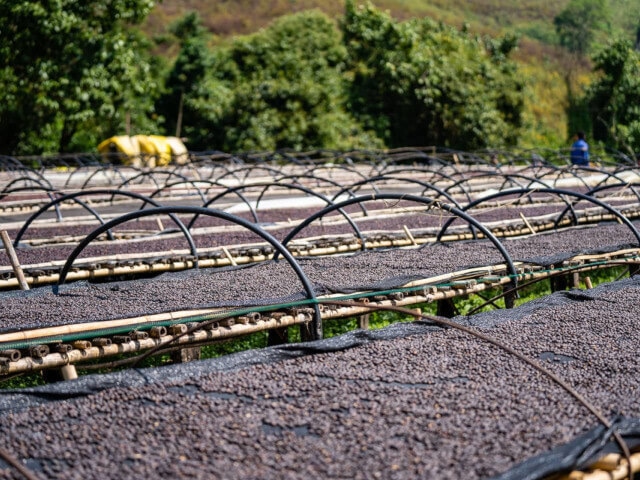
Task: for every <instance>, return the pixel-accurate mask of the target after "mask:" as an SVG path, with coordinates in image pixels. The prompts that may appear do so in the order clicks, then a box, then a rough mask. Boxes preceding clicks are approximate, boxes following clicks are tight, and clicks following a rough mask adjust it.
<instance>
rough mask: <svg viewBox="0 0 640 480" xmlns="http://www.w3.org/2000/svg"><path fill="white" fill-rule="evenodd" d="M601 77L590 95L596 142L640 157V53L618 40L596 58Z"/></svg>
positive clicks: (590, 108) (625, 41)
mask: <svg viewBox="0 0 640 480" xmlns="http://www.w3.org/2000/svg"><path fill="white" fill-rule="evenodd" d="M594 64H595V69H596V71H598V72H599V73H600V76H599V77H598V79H597V80H596V81H594V82H593V83H592V84H591V86H590V88H589V89H588V91H587V100H588V104H589V110H590V113H591V121H592V124H593V138H594V139H595V140H598V141H601V142H603V143H604V144H606V145H609V146H611V147H614V148H616V149H619V150H623V151H626V152H627V153H629V154H631V155H633V156H636V155H638V154H640V52H638V51H635V50H634V49H633V45H632V43H631V42H630V41H628V40H626V39H624V40H622V39H621V40H616V41H614V42H613V43H612V44H611V45H609V46H608V47H607V48H604V49H603V50H602V51H600V52H599V53H598V54H596V55H595V57H594Z"/></svg>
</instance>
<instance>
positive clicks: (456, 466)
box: [0, 277, 640, 480]
mask: <svg viewBox="0 0 640 480" xmlns="http://www.w3.org/2000/svg"><path fill="white" fill-rule="evenodd" d="M639 306H640V278H638V277H635V278H633V279H629V280H624V281H619V282H616V283H612V284H608V285H605V286H601V287H598V288H596V289H593V290H590V291H586V292H581V291H575V290H574V291H570V292H561V293H557V294H553V295H551V296H550V297H547V298H543V299H540V300H536V301H533V302H530V303H528V304H526V305H524V306H522V307H519V308H517V309H514V310H511V311H506V310H504V311H496V312H491V313H483V314H481V315H477V316H474V317H471V318H464V317H459V318H457V319H456V320H457V321H459V322H461V323H464V324H465V325H469V326H473V328H477V329H479V330H480V331H482V332H483V333H484V334H486V335H490V336H491V337H492V338H494V339H496V340H498V341H499V342H502V343H503V344H505V345H508V346H509V347H511V348H513V349H514V350H516V351H518V352H520V353H522V354H524V355H526V356H527V357H529V358H533V359H536V360H537V361H538V362H539V363H541V364H542V365H544V366H545V367H546V368H547V369H549V370H551V371H553V372H554V373H556V374H557V375H559V376H560V377H562V378H563V379H564V380H565V381H566V382H567V383H569V384H570V385H572V387H573V388H575V389H576V391H578V392H579V393H580V394H581V395H582V396H583V397H585V398H586V399H587V400H588V401H589V402H590V403H591V404H592V405H593V406H594V408H596V409H598V410H599V411H600V412H602V414H603V415H604V416H605V417H606V418H609V419H610V420H611V421H612V422H613V423H614V428H616V429H617V430H618V431H619V432H620V433H621V434H622V435H623V436H624V437H625V439H626V440H627V441H628V443H629V445H630V446H631V447H632V448H633V447H635V446H637V445H638V435H639V434H640V428H639V427H640V425H639V423H638V422H639V421H638V420H637V419H640V404H639V402H638V400H637V399H638V398H640V386H639V385H640V382H638V380H639V378H638V369H637V345H638V342H639V341H640V329H639V328H638V327H639V326H640V319H638V316H637V313H636V312H637V310H638V307H639ZM0 409H1V410H2V411H3V412H4V414H3V415H2V416H0V435H1V436H2V438H3V440H4V443H3V444H4V446H5V448H8V449H9V450H10V451H11V452H12V453H13V454H14V455H16V456H17V457H19V458H20V459H22V460H23V463H24V464H26V465H28V466H29V467H30V468H31V469H33V470H34V471H37V472H41V473H42V474H43V475H44V476H47V477H52V478H57V477H61V476H65V477H69V478H86V477H88V476H91V477H96V476H99V477H100V478H123V477H124V478H130V477H133V476H137V477H140V478H150V477H162V478H164V477H170V478H174V477H176V478H500V479H502V480H511V479H516V478H517V479H523V478H524V479H542V478H546V477H547V476H549V475H551V474H554V473H558V472H567V471H569V470H571V469H573V468H576V467H580V466H583V465H585V464H587V463H589V462H590V461H591V460H592V459H594V458H596V457H598V456H600V455H601V454H602V453H604V452H608V451H613V450H615V449H616V448H617V447H616V444H615V443H614V442H612V440H611V438H610V435H609V432H607V431H606V430H607V429H606V428H604V427H602V426H601V425H599V423H598V421H597V419H595V417H594V416H593V415H592V414H591V413H590V412H589V411H588V410H587V409H586V408H585V407H583V406H582V405H581V404H580V403H579V402H577V401H576V400H575V398H574V397H572V396H571V395H569V394H568V393H567V392H566V391H565V390H564V389H562V388H560V387H559V386H558V385H556V384H555V383H554V382H553V381H551V380H550V379H549V378H548V377H546V376H545V375H542V374H541V373H538V372H537V371H535V370H533V369H532V368H531V367H530V366H528V365H526V364H525V363H523V362H522V361H521V360H520V359H518V358H517V357H514V356H513V355H510V354H508V353H507V352H505V351H504V350H501V349H499V348H497V347H496V346H493V345H491V344H488V343H486V342H484V341H481V340H479V339H478V338H476V337H474V336H472V335H470V334H468V333H464V332H461V331H458V330H456V329H452V328H438V327H435V326H434V325H432V324H430V323H429V322H412V323H407V324H396V325H393V326H390V327H387V328H385V329H382V330H379V331H354V332H351V333H348V334H346V335H343V336H340V337H336V338H332V339H327V340H322V341H318V342H312V343H307V344H292V345H284V346H280V347H271V348H267V349H261V350H256V351H248V352H243V353H239V354H234V355H230V356H227V357H224V358H219V359H212V360H206V361H200V362H194V363H191V364H186V365H175V366H168V367H161V368H155V369H146V370H127V371H123V372H119V373H113V374H108V375H92V376H88V377H82V378H80V379H79V380H77V381H73V382H67V383H60V384H53V385H48V386H44V387H38V388H32V389H28V390H21V391H5V392H3V393H2V395H1V396H0ZM3 472H4V475H5V476H11V475H12V474H11V473H10V470H9V469H8V468H6V469H5V470H4V471H3Z"/></svg>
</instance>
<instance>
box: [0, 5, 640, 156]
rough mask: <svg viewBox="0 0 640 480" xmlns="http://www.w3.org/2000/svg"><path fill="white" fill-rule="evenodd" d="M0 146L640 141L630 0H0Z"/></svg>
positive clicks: (261, 147)
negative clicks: (177, 141)
mask: <svg viewBox="0 0 640 480" xmlns="http://www.w3.org/2000/svg"><path fill="white" fill-rule="evenodd" d="M0 33H1V35H0V58H1V59H2V61H3V63H2V65H1V67H0V154H8V155H38V154H42V153H56V152H65V153H70V152H86V151H95V148H96V146H97V145H98V144H99V143H100V142H101V141H103V140H104V139H105V138H108V137H111V136H113V135H123V134H128V135H133V134H158V135H172V136H173V135H175V136H179V137H184V138H185V139H186V143H187V145H188V147H189V148H190V149H192V150H225V151H230V152H239V151H265V150H274V149H296V150H308V149H314V148H321V149H327V148H329V149H351V148H396V147H404V146H438V147H447V148H454V149H461V150H465V149H466V150H468V149H487V148H491V149H498V148H514V147H519V148H541V147H545V148H546V147H548V148H566V146H567V142H568V141H569V133H570V132H574V131H577V130H584V131H586V132H589V138H590V139H591V140H593V141H594V143H593V145H594V146H596V144H597V145H598V146H601V147H606V148H613V149H617V150H624V151H625V152H626V153H627V154H631V155H634V156H635V155H636V154H637V153H636V152H640V109H639V108H638V107H637V105H640V2H638V1H637V0H563V1H559V2H553V3H549V2H546V1H542V0H524V1H521V2H518V3H517V5H516V4H515V3H514V2H507V1H506V0H482V1H469V2H463V1H461V0H453V1H445V0H430V1H425V0H404V1H400V0H378V1H376V2H375V3H374V2H368V3H364V2H361V1H360V0H344V1H331V2H329V1H323V0H315V1H312V0H273V1H266V0H238V1H233V2H231V1H205V0H185V1H183V2H170V1H166V2H159V3H158V2H155V1H154V0H126V1H116V2H108V3H104V2H101V1H99V0H86V1H84V2H75V1H73V0H60V1H59V2H53V3H47V4H46V5H43V4H41V3H40V2H33V1H31V0H14V1H12V2H0Z"/></svg>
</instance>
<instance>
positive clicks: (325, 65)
mask: <svg viewBox="0 0 640 480" xmlns="http://www.w3.org/2000/svg"><path fill="white" fill-rule="evenodd" d="M345 59H346V52H345V49H344V46H343V45H342V43H341V39H340V32H339V31H338V30H337V28H336V26H335V24H334V23H333V22H332V21H331V20H329V19H328V18H327V17H326V16H325V15H324V14H321V13H319V12H313V11H311V12H305V13H301V14H296V15H291V16H287V17H283V18H281V19H279V20H278V21H276V22H275V23H274V24H273V25H271V26H270V27H269V28H267V29H265V30H263V31H261V32H258V33H256V34H253V35H250V36H246V37H239V38H236V39H234V40H233V42H232V43H231V44H230V45H228V46H227V47H225V48H219V49H217V50H216V51H215V52H214V55H213V61H212V65H211V68H209V69H208V73H207V75H206V76H205V78H204V79H203V81H201V82H198V83H197V84H195V85H194V90H192V93H193V94H192V95H188V96H185V116H184V135H185V136H186V137H187V138H188V142H189V147H190V148H192V149H201V150H204V149H212V148H214V149H219V150H226V151H258V150H262V151H265V150H278V149H286V148H290V149H296V150H301V149H308V148H335V149H348V148H354V147H364V146H368V147H379V146H381V143H380V141H379V140H377V139H376V138H375V136H373V135H368V134H367V133H366V132H363V130H362V128H361V127H360V125H359V124H358V123H357V122H356V121H355V119H354V118H353V117H352V116H351V115H350V114H349V113H348V112H347V111H346V104H345V101H346V93H345V92H346V89H347V88H346V87H347V78H346V77H345V72H344V61H345ZM187 111H189V115H188V118H187Z"/></svg>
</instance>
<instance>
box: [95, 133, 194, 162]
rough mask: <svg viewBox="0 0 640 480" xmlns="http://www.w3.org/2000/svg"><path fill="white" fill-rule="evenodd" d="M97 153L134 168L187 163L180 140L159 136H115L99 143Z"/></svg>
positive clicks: (186, 154) (187, 159) (185, 149)
mask: <svg viewBox="0 0 640 480" xmlns="http://www.w3.org/2000/svg"><path fill="white" fill-rule="evenodd" d="M98 151H99V152H100V153H102V154H103V155H104V156H106V157H107V158H108V160H109V161H117V162H118V163H122V164H123V165H132V166H134V167H143V166H144V167H151V168H153V167H163V166H165V165H168V164H169V163H171V162H172V161H173V162H174V163H177V164H178V165H184V164H185V163H187V162H188V161H189V152H188V150H187V147H186V146H185V145H184V143H182V140H180V139H179V138H178V137H163V136H160V135H134V136H131V137H130V136H128V135H117V136H114V137H111V138H108V139H106V140H105V141H103V142H101V143H100V145H98Z"/></svg>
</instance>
